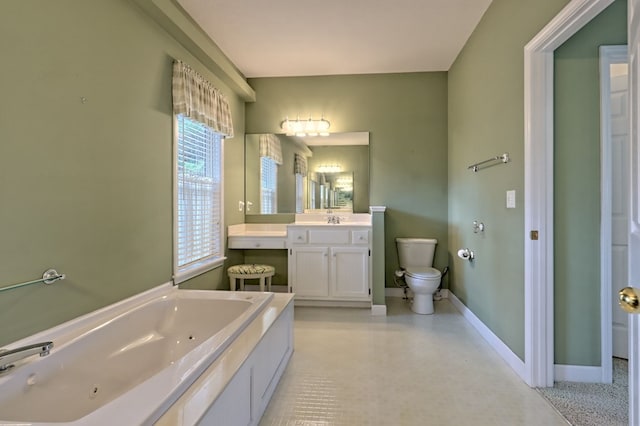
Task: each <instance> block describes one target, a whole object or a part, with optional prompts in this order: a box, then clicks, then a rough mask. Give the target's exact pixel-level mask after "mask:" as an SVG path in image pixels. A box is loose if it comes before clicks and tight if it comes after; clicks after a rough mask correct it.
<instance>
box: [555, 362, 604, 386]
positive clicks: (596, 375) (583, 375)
mask: <svg viewBox="0 0 640 426" xmlns="http://www.w3.org/2000/svg"><path fill="white" fill-rule="evenodd" d="M553 379H554V381H556V382H583V383H602V367H597V366H596V367H591V366H585V365H564V364H555V365H554V366H553Z"/></svg>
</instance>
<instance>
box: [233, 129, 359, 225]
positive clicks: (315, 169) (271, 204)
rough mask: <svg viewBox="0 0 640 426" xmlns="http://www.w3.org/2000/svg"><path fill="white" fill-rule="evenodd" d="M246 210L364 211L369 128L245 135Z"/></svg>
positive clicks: (268, 211)
mask: <svg viewBox="0 0 640 426" xmlns="http://www.w3.org/2000/svg"><path fill="white" fill-rule="evenodd" d="M245 209H246V210H245V211H246V214H248V215H257V214H276V213H303V212H308V211H313V210H327V209H340V210H348V211H353V212H354V213H366V212H368V211H369V132H348V133H332V134H331V135H329V136H324V137H321V136H317V137H304V138H302V137H295V136H286V135H284V134H273V133H262V134H247V135H246V136H245Z"/></svg>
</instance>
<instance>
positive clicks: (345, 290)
mask: <svg viewBox="0 0 640 426" xmlns="http://www.w3.org/2000/svg"><path fill="white" fill-rule="evenodd" d="M330 252H331V295H332V296H335V297H349V298H354V297H362V298H368V297H369V249H368V248H362V247H333V248H331V249H330Z"/></svg>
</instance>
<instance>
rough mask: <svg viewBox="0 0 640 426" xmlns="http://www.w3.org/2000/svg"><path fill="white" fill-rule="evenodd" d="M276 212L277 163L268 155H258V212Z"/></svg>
mask: <svg viewBox="0 0 640 426" xmlns="http://www.w3.org/2000/svg"><path fill="white" fill-rule="evenodd" d="M277 212H278V164H277V163H276V162H275V161H274V160H273V159H272V158H270V157H260V213H262V214H272V213H277Z"/></svg>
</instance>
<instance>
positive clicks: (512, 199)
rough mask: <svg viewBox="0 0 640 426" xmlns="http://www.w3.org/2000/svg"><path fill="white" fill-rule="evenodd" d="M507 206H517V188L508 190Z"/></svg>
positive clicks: (511, 207)
mask: <svg viewBox="0 0 640 426" xmlns="http://www.w3.org/2000/svg"><path fill="white" fill-rule="evenodd" d="M507 208H508V209H515V208H516V190H515V189H512V190H510V191H507Z"/></svg>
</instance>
